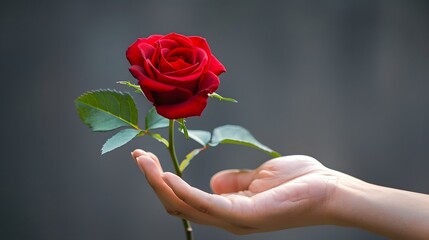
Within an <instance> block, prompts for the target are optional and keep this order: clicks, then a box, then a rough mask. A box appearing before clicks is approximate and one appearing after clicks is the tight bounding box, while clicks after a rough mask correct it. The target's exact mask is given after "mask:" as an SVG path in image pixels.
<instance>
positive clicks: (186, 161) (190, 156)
mask: <svg viewBox="0 0 429 240" xmlns="http://www.w3.org/2000/svg"><path fill="white" fill-rule="evenodd" d="M205 149H207V147H202V148H197V149H194V150H192V152H190V153H188V154H187V155H186V158H185V159H183V161H182V162H181V163H180V165H179V169H180V172H183V170H185V168H186V167H187V166H188V165H189V163H190V162H191V160H192V159H193V158H194V157H195V156H196V155H198V153H200V152H201V151H203V150H205Z"/></svg>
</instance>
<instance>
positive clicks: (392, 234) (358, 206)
mask: <svg viewBox="0 0 429 240" xmlns="http://www.w3.org/2000/svg"><path fill="white" fill-rule="evenodd" d="M331 202H332V204H331V212H333V215H334V219H335V224H338V225H346V226H351V227H357V228H361V229H365V230H368V231H371V232H374V233H377V234H380V235H383V236H386V237H388V238H390V239H428V238H429V195H425V194H419V193H414V192H408V191H402V190H398V189H392V188H387V187H382V186H377V185H373V184H369V183H366V182H363V181H360V180H358V179H355V178H353V177H350V176H347V175H345V176H342V177H339V180H338V184H337V187H336V190H335V193H334V196H333V199H332V201H331Z"/></svg>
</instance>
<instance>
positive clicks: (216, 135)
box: [209, 125, 281, 157]
mask: <svg viewBox="0 0 429 240" xmlns="http://www.w3.org/2000/svg"><path fill="white" fill-rule="evenodd" d="M225 143H226V144H239V145H244V146H248V147H253V148H256V149H259V150H262V151H264V152H266V153H268V154H269V155H270V156H272V157H280V156H281V155H280V154H279V153H278V152H276V151H274V150H272V149H270V148H269V147H267V146H265V145H263V144H262V143H260V142H259V141H258V140H256V139H255V138H254V137H253V136H252V134H250V132H249V131H248V130H247V129H245V128H243V127H241V126H236V125H224V126H220V127H217V128H215V129H214V130H213V135H212V138H211V141H210V143H209V145H210V146H212V147H215V146H217V145H218V144H225Z"/></svg>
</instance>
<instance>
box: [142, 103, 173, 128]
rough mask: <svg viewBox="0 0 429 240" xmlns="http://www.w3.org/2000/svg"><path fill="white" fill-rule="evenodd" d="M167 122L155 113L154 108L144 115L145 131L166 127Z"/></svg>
mask: <svg viewBox="0 0 429 240" xmlns="http://www.w3.org/2000/svg"><path fill="white" fill-rule="evenodd" d="M168 125H169V120H168V119H167V118H165V117H163V116H161V115H159V114H158V113H157V112H156V109H155V107H152V108H151V109H149V111H148V112H147V114H146V130H151V129H157V128H164V127H168Z"/></svg>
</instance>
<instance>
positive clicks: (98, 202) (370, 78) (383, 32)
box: [0, 0, 429, 240]
mask: <svg viewBox="0 0 429 240" xmlns="http://www.w3.org/2000/svg"><path fill="white" fill-rule="evenodd" d="M0 12H1V14H0V18H1V22H0V26H1V28H0V29H1V37H0V53H1V63H0V64H1V65H0V67H1V78H2V82H3V87H2V89H1V94H0V97H1V104H2V114H1V127H2V136H3V137H1V140H0V141H1V145H0V146H1V148H2V151H1V155H2V157H1V168H0V186H1V197H0V238H1V239H63V240H67V239H106V240H107V239H184V234H183V229H182V225H181V222H180V221H179V220H178V219H176V218H173V217H170V216H169V215H167V213H166V212H165V211H164V209H163V207H162V206H161V204H160V203H159V202H158V200H157V198H156V197H155V195H154V193H153V192H152V190H151V189H150V187H149V186H148V184H147V183H146V181H145V178H144V176H143V174H142V173H141V172H140V171H139V169H138V168H137V166H136V165H135V163H134V161H133V160H132V159H131V157H130V152H131V151H132V150H133V149H134V148H137V147H138V148H143V149H146V150H149V151H152V152H154V153H155V154H157V155H158V156H159V157H160V158H161V159H162V162H163V163H164V166H165V168H166V170H170V171H171V170H172V169H173V168H172V167H171V164H170V162H169V161H170V160H169V158H168V153H167V150H166V149H164V147H163V146H162V145H161V144H159V143H158V142H156V141H154V140H153V139H150V138H139V139H136V140H134V141H133V142H131V143H130V144H128V145H125V146H123V147H121V148H119V149H117V150H115V151H113V152H110V153H108V154H105V155H103V156H101V155H100V149H101V146H102V145H103V143H104V142H105V141H106V140H107V138H109V137H110V136H111V135H112V134H113V133H92V132H91V131H90V129H89V128H87V127H86V126H85V125H84V124H82V123H81V121H80V119H79V117H78V115H77V113H76V111H75V108H74V105H73V100H74V99H75V98H76V97H78V96H79V95H80V94H82V93H84V92H85V91H88V90H94V89H99V88H116V89H118V90H122V91H129V92H131V90H130V89H127V88H126V87H123V86H119V85H117V84H116V83H115V82H116V81H119V80H130V81H134V79H133V78H132V77H131V75H130V73H129V72H128V65H129V64H128V62H127V61H126V58H125V50H126V49H127V47H128V46H129V45H130V44H131V43H133V42H134V41H135V39H136V38H138V37H146V36H148V35H150V34H154V33H158V34H167V33H170V32H178V33H182V34H186V35H201V36H203V37H205V38H207V40H208V41H209V43H210V45H211V48H212V51H213V53H214V54H215V55H216V56H217V57H218V59H220V60H221V61H222V63H223V64H224V65H225V66H226V68H227V72H226V73H225V74H223V75H221V77H220V79H221V86H220V88H219V90H218V91H217V92H218V93H219V94H221V95H223V96H227V97H234V98H236V99H238V101H239V103H238V104H231V103H226V102H219V101H217V100H215V99H212V100H211V101H210V103H209V105H208V107H207V108H206V110H205V112H204V113H203V116H202V117H201V118H192V119H188V127H189V128H190V129H205V130H211V129H213V128H214V127H216V126H219V125H223V124H227V123H231V124H237V125H242V126H243V127H245V128H247V129H249V130H250V131H251V132H252V133H253V135H254V136H255V137H256V138H257V139H258V140H260V141H261V142H262V143H264V144H266V145H268V146H270V147H271V148H273V149H275V150H277V151H279V152H280V153H282V154H284V155H290V154H306V155H310V156H313V157H315V158H317V159H318V160H319V161H321V162H322V163H323V164H324V165H326V166H328V167H330V168H333V169H336V170H339V171H343V172H346V173H348V174H350V175H353V176H356V177H358V178H361V179H363V180H365V181H368V182H371V183H376V184H380V185H385V186H389V187H395V188H400V189H407V190H411V191H417V192H423V193H429V176H428V175H427V172H428V169H429V159H428V155H429V147H428V143H429V141H428V140H429V124H428V123H429V94H428V89H429V1H424V0H422V1H418V0H410V1H405V0H403V1H387V0H386V1H373V0H371V1H370V0H363V1H354V0H348V1H339V0H338V1H318V0H308V1H298V0H296V1H249V0H246V1H244V0H243V1H226V0H225V1H208V0H205V1H204V0H203V1H197V0H193V1H144V0H123V1H113V0H107V1H101V0H90V1H88V0H74V1H53V0H40V1H23V0H15V1H8V2H3V3H2V7H1V8H0ZM134 97H135V100H136V102H138V107H139V110H140V118H141V119H143V115H144V113H145V112H146V110H147V109H149V107H150V105H149V103H148V102H147V101H146V100H145V99H144V98H143V97H142V96H138V95H134ZM161 132H162V131H161ZM195 146H196V145H194V143H190V142H186V140H185V139H183V138H179V139H178V146H177V148H178V154H179V156H184V154H186V153H187V152H188V151H189V150H190V149H192V148H193V147H195ZM268 159H269V157H268V156H267V155H265V154H264V153H262V152H259V151H257V150H254V149H250V148H245V147H242V146H227V145H225V146H219V147H217V148H213V149H210V150H208V151H206V152H203V153H202V154H201V155H199V156H198V157H197V158H196V159H194V161H193V162H192V164H191V166H190V167H189V168H188V169H187V170H186V172H185V174H184V177H185V178H186V180H187V181H189V182H190V183H191V184H193V185H194V186H196V187H198V188H201V189H203V190H206V191H210V189H209V180H210V177H211V176H212V175H213V174H214V173H216V172H217V171H219V170H222V169H227V168H254V167H257V166H259V165H260V164H261V163H263V162H264V161H266V160H268ZM386 201H388V199H386ZM386 221H389V219H386ZM194 233H195V238H196V239H272V240H275V239H289V240H292V239H382V238H381V237H378V236H375V235H373V234H371V233H367V232H364V231H361V230H357V229H352V228H341V227H335V226H320V227H309V228H298V229H290V230H285V231H279V232H272V233H261V234H255V235H249V236H234V235H232V234H230V233H227V232H225V231H223V230H219V229H215V228H212V227H207V226H201V225H196V224H194Z"/></svg>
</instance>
